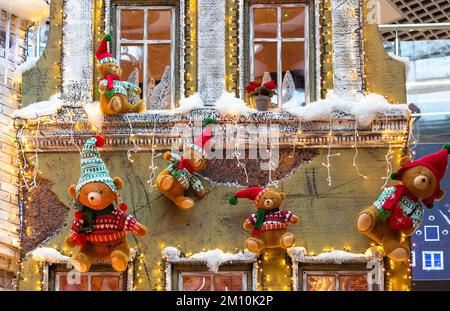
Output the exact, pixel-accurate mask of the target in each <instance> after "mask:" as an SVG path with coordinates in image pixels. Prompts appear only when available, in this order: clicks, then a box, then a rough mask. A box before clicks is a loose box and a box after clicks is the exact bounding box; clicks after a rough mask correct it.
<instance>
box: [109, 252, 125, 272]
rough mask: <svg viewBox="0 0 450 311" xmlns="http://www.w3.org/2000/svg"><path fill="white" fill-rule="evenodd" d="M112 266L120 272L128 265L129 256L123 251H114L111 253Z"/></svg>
mask: <svg viewBox="0 0 450 311" xmlns="http://www.w3.org/2000/svg"><path fill="white" fill-rule="evenodd" d="M111 266H112V267H113V269H114V270H116V271H118V272H123V271H125V270H126V269H127V266H128V257H127V255H125V253H124V252H122V251H113V252H112V253H111Z"/></svg>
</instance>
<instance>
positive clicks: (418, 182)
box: [414, 175, 428, 190]
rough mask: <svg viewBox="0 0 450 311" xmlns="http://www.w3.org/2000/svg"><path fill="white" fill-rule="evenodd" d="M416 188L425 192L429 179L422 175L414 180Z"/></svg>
mask: <svg viewBox="0 0 450 311" xmlns="http://www.w3.org/2000/svg"><path fill="white" fill-rule="evenodd" d="M414 186H416V188H417V189H419V190H423V189H425V188H426V187H427V186H428V177H426V176H423V175H420V176H417V177H416V178H414Z"/></svg>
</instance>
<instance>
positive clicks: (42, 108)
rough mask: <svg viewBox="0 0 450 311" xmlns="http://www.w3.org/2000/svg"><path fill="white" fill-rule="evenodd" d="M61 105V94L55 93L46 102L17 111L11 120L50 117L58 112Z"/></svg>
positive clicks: (33, 104)
mask: <svg viewBox="0 0 450 311" xmlns="http://www.w3.org/2000/svg"><path fill="white" fill-rule="evenodd" d="M62 104H63V101H62V100H61V93H56V94H53V95H52V96H50V98H49V99H48V100H45V101H40V102H36V103H32V104H29V105H28V106H26V107H24V108H22V109H17V110H16V111H14V113H13V118H20V119H37V118H39V117H42V116H47V115H52V114H55V113H56V112H58V110H59V109H60V108H61V106H62Z"/></svg>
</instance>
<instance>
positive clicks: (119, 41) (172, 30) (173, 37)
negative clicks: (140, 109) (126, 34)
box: [115, 4, 176, 110]
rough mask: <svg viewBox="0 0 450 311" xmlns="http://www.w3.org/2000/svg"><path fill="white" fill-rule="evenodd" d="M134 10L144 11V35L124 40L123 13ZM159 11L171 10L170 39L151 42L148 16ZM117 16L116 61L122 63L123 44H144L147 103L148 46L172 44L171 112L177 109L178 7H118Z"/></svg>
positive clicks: (143, 82) (144, 83) (143, 92)
mask: <svg viewBox="0 0 450 311" xmlns="http://www.w3.org/2000/svg"><path fill="white" fill-rule="evenodd" d="M133 10H141V11H144V29H143V32H144V35H143V39H142V40H129V39H123V38H122V37H121V30H120V28H121V12H122V11H133ZM157 10H170V11H171V21H170V39H165V40H149V39H148V38H147V36H148V27H147V26H148V25H147V16H148V11H157ZM115 14H116V21H115V22H116V25H115V32H116V59H117V61H119V62H120V58H121V55H120V53H121V49H120V47H121V44H142V45H143V49H144V55H143V58H144V62H143V65H142V67H143V68H144V72H143V75H142V79H143V81H142V88H143V90H142V94H143V95H142V96H143V98H144V99H145V100H146V104H147V105H148V103H147V75H148V72H147V71H148V59H147V57H148V46H149V45H150V44H170V110H174V109H175V96H176V94H175V65H176V59H175V58H176V46H175V45H176V6H175V5H123V4H121V5H117V6H116V8H115Z"/></svg>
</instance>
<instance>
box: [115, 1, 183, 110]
mask: <svg viewBox="0 0 450 311" xmlns="http://www.w3.org/2000/svg"><path fill="white" fill-rule="evenodd" d="M116 16H117V54H118V60H120V66H121V68H122V70H123V76H122V79H123V80H130V78H132V77H135V80H137V81H132V82H134V83H137V84H139V87H141V89H142V95H141V96H143V98H145V100H146V102H147V107H148V109H150V110H156V109H171V108H174V94H175V93H174V90H175V83H174V65H175V50H174V42H175V26H174V23H175V22H174V21H175V20H174V18H175V17H174V16H175V12H174V8H173V7H170V6H119V7H118V8H117V15H116ZM158 86H159V87H158ZM156 88H160V89H161V90H162V91H163V93H164V92H166V91H168V96H154V97H152V94H153V93H154V91H155V89H156ZM158 93H159V92H158ZM153 98H154V99H153ZM152 99H153V100H152ZM161 99H163V101H161Z"/></svg>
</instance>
